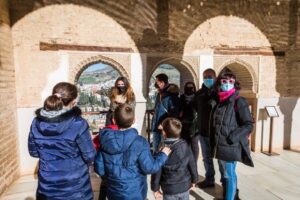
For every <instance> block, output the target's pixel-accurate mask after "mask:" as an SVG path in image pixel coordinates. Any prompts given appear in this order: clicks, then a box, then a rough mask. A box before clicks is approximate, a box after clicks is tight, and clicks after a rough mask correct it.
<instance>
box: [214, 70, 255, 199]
mask: <svg viewBox="0 0 300 200" xmlns="http://www.w3.org/2000/svg"><path fill="white" fill-rule="evenodd" d="M215 87H216V90H217V92H218V96H219V99H218V102H216V103H217V105H216V106H215V108H214V111H213V117H212V119H211V122H212V129H213V130H211V134H210V136H211V147H212V148H211V149H212V154H213V157H215V158H217V159H219V160H221V161H222V162H224V166H225V169H224V172H225V179H226V182H224V183H222V184H223V189H225V190H226V192H225V193H224V195H225V196H226V199H227V200H233V199H235V198H237V197H236V193H237V176H236V171H235V170H236V163H237V162H236V161H240V162H243V163H244V164H246V165H249V166H252V167H253V162H252V159H251V156H250V150H249V144H248V137H249V135H250V133H251V132H252V129H253V123H252V116H251V113H250V110H249V105H248V103H247V101H246V99H245V98H243V97H240V96H239V89H240V87H239V83H238V81H237V80H236V76H235V75H234V74H233V73H232V72H231V71H230V70H229V69H227V68H225V69H224V70H223V71H222V72H221V73H220V75H219V76H218V78H217V81H216V85H215Z"/></svg>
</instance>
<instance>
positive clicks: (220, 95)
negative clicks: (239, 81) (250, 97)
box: [218, 88, 236, 103]
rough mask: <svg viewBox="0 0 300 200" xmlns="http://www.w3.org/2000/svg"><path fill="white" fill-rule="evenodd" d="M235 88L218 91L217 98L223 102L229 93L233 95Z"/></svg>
mask: <svg viewBox="0 0 300 200" xmlns="http://www.w3.org/2000/svg"><path fill="white" fill-rule="evenodd" d="M235 91H236V90H235V88H232V89H231V90H229V91H226V92H221V91H220V92H218V95H219V100H220V102H221V103H222V102H224V101H225V100H226V99H228V98H229V97H230V96H231V95H233V94H234V93H235Z"/></svg>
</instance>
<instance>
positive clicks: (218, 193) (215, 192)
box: [190, 175, 223, 200]
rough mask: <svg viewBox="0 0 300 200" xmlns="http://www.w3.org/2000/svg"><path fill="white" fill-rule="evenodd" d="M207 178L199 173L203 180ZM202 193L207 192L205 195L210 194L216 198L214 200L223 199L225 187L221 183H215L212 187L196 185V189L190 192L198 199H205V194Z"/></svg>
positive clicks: (200, 178)
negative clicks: (202, 187)
mask: <svg viewBox="0 0 300 200" xmlns="http://www.w3.org/2000/svg"><path fill="white" fill-rule="evenodd" d="M204 179H205V178H204V177H203V176H200V175H199V180H200V181H203V180H204ZM201 193H206V194H205V196H207V195H209V196H211V197H213V198H214V200H220V199H223V197H222V194H223V188H222V186H221V185H219V184H215V187H211V188H204V189H201V188H198V187H196V188H195V189H194V190H192V191H191V192H190V195H191V196H193V197H194V198H195V199H197V200H202V199H205V198H203V196H204V194H203V195H202V194H201Z"/></svg>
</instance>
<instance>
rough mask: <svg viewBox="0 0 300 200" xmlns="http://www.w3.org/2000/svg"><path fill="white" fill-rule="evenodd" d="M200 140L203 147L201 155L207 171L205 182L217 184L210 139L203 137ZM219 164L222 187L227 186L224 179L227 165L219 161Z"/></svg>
mask: <svg viewBox="0 0 300 200" xmlns="http://www.w3.org/2000/svg"><path fill="white" fill-rule="evenodd" d="M199 139H200V146H201V153H202V158H203V163H204V169H205V181H207V182H208V183H214V182H215V168H214V162H213V159H212V158H211V155H210V153H211V151H210V143H209V137H203V136H201V135H200V136H199ZM218 164H219V171H220V173H221V183H222V185H224V184H225V182H226V180H225V177H224V170H225V163H224V161H223V162H222V161H221V160H218Z"/></svg>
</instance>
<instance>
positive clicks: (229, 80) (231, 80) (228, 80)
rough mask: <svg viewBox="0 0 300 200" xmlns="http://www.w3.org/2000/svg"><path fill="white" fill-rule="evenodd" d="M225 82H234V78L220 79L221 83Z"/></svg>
mask: <svg viewBox="0 0 300 200" xmlns="http://www.w3.org/2000/svg"><path fill="white" fill-rule="evenodd" d="M226 83H230V84H234V83H235V80H234V79H232V78H231V79H221V84H226Z"/></svg>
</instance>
